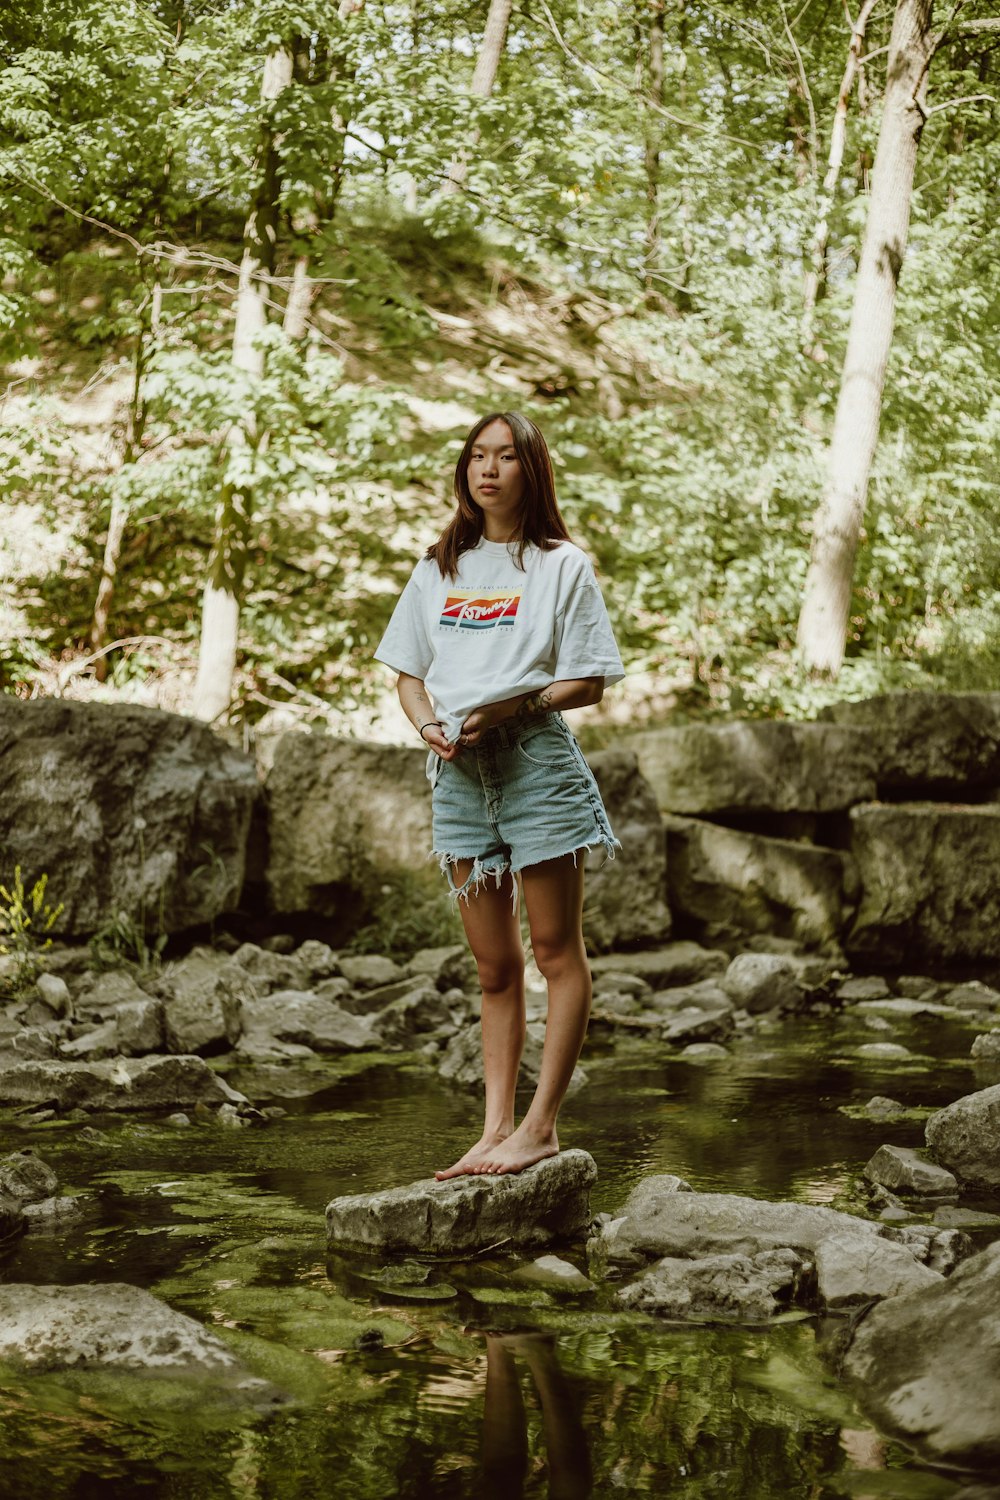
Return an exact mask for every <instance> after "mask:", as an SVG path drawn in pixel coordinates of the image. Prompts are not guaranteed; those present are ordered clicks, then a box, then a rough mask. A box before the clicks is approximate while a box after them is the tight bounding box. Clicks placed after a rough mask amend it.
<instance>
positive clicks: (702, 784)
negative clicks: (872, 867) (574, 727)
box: [626, 719, 875, 816]
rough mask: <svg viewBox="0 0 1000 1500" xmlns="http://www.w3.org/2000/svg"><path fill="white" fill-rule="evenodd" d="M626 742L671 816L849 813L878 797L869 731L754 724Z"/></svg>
mask: <svg viewBox="0 0 1000 1500" xmlns="http://www.w3.org/2000/svg"><path fill="white" fill-rule="evenodd" d="M626 743H627V744H628V746H629V747H630V748H631V749H633V750H634V751H635V752H636V754H637V755H638V757H639V766H640V768H641V770H642V773H643V775H644V776H645V777H646V779H647V781H648V782H649V783H650V784H651V786H652V788H653V792H654V794H655V796H656V800H657V803H658V805H659V807H660V809H661V811H663V812H673V813H689V814H702V815H704V814H707V815H711V816H720V815H724V814H726V813H758V812H771V813H789V812H797V813H823V812H841V811H843V810H844V809H845V808H848V807H850V806H851V805H852V803H855V802H864V801H867V800H868V799H870V798H871V797H873V796H874V795H875V754H874V749H873V746H872V736H871V734H870V733H869V732H868V731H867V730H866V731H864V732H862V731H859V730H855V729H846V728H841V727H840V726H839V725H834V724H798V723H791V722H789V721H787V720H749V719H748V720H740V721H738V722H735V723H730V724H685V725H683V726H681V727H678V728H672V729H646V730H640V731H638V732H637V733H635V734H631V735H629V736H628V737H627V740H626Z"/></svg>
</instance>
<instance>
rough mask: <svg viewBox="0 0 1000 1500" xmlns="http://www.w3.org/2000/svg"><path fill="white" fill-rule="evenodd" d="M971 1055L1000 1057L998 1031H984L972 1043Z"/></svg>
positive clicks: (999, 1036)
mask: <svg viewBox="0 0 1000 1500" xmlns="http://www.w3.org/2000/svg"><path fill="white" fill-rule="evenodd" d="M971 1056H972V1057H987V1058H994V1057H996V1058H1000V1031H985V1032H983V1033H982V1034H981V1035H980V1036H977V1037H976V1039H975V1041H974V1042H973V1044H972V1051H971Z"/></svg>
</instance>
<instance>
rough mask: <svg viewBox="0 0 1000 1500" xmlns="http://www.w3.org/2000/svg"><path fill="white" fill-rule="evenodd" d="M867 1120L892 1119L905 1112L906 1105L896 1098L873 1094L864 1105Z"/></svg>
mask: <svg viewBox="0 0 1000 1500" xmlns="http://www.w3.org/2000/svg"><path fill="white" fill-rule="evenodd" d="M864 1110H865V1114H866V1115H867V1116H868V1118H869V1120H892V1119H895V1118H897V1117H898V1116H899V1115H905V1114H906V1105H905V1104H900V1102H899V1100H898V1099H889V1098H887V1096H886V1095H885V1094H873V1095H872V1097H871V1098H870V1099H869V1100H868V1103H867V1104H866V1105H865V1106H864Z"/></svg>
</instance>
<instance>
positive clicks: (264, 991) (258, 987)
mask: <svg viewBox="0 0 1000 1500" xmlns="http://www.w3.org/2000/svg"><path fill="white" fill-rule="evenodd" d="M232 962H233V963H234V964H236V965H238V966H239V968H240V969H242V970H243V972H244V974H249V976H250V979H251V980H252V982H253V989H254V993H255V994H256V995H272V994H274V993H275V991H277V990H305V989H308V988H309V969H308V967H307V966H306V964H304V963H303V962H302V960H301V959H300V958H299V956H298V954H294V955H292V954H287V953H272V952H270V951H269V950H268V949H267V948H259V947H258V946H257V944H256V943H242V944H241V945H240V947H239V948H237V949H236V952H235V953H234V954H233V955H232Z"/></svg>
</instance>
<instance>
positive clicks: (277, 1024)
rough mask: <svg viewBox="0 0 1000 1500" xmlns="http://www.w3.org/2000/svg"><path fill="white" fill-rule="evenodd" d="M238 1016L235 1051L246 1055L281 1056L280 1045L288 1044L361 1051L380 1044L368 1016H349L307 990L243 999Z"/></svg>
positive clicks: (330, 1049) (329, 1049)
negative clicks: (240, 1032) (239, 1033)
mask: <svg viewBox="0 0 1000 1500" xmlns="http://www.w3.org/2000/svg"><path fill="white" fill-rule="evenodd" d="M240 1018H241V1022H242V1028H243V1035H242V1037H241V1039H240V1042H239V1046H238V1048H237V1051H238V1052H241V1053H245V1054H247V1055H249V1056H256V1057H264V1056H272V1055H281V1053H282V1044H288V1043H290V1044H293V1045H295V1046H298V1047H303V1048H309V1049H311V1050H312V1051H313V1052H363V1051H365V1050H366V1049H369V1048H374V1047H377V1046H379V1044H380V1037H379V1033H378V1031H377V1030H376V1028H375V1026H374V1024H373V1021H372V1018H371V1017H370V1016H355V1015H351V1013H350V1012H349V1011H346V1010H343V1009H341V1007H340V1006H339V1005H336V1004H335V1003H334V1002H333V1001H332V1000H321V999H320V998H319V996H318V995H313V994H310V993H309V992H308V991H306V992H303V993H299V992H297V991H295V990H281V991H279V992H278V993H277V994H274V995H266V996H263V997H262V998H261V999H258V1000H244V1001H243V1003H242V1005H241V1008H240ZM287 1055H291V1056H294V1055H295V1054H294V1053H292V1054H287Z"/></svg>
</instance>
